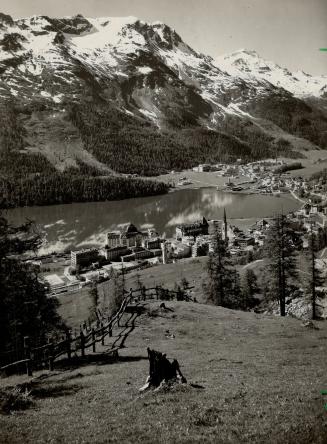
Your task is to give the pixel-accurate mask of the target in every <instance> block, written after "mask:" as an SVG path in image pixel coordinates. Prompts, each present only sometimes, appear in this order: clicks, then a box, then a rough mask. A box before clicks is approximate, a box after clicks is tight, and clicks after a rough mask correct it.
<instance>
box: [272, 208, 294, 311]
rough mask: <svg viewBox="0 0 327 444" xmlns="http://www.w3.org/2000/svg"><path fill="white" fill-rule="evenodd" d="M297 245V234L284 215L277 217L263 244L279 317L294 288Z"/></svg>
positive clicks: (284, 309)
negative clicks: (277, 304) (278, 308)
mask: <svg viewBox="0 0 327 444" xmlns="http://www.w3.org/2000/svg"><path fill="white" fill-rule="evenodd" d="M298 244H299V239H298V233H297V232H296V231H295V230H294V227H292V226H291V222H290V221H289V220H288V219H287V218H286V216H285V215H283V214H282V215H278V216H277V217H276V218H275V219H274V221H273V223H272V225H271V228H270V230H269V233H268V236H267V238H266V242H265V249H266V253H267V257H268V262H269V265H268V273H269V276H270V281H271V287H270V288H271V292H270V294H271V295H272V296H273V298H277V299H278V301H279V307H280V315H281V316H285V315H286V298H287V296H289V295H290V294H291V291H292V289H293V288H294V285H293V282H294V280H295V279H296V278H297V270H296V249H297V245H298Z"/></svg>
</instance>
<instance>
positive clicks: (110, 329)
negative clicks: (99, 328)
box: [109, 321, 112, 338]
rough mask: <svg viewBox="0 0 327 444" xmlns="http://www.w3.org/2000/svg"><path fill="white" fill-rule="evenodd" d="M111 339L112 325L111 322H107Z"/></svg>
mask: <svg viewBox="0 0 327 444" xmlns="http://www.w3.org/2000/svg"><path fill="white" fill-rule="evenodd" d="M111 337H112V323H111V321H110V322H109V338H111Z"/></svg>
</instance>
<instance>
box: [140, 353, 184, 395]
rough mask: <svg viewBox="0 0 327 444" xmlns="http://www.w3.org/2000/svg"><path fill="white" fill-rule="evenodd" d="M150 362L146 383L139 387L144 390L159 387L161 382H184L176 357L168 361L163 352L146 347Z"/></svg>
mask: <svg viewBox="0 0 327 444" xmlns="http://www.w3.org/2000/svg"><path fill="white" fill-rule="evenodd" d="M147 351H148V358H149V364H150V370H149V376H148V378H147V381H146V384H145V385H144V386H143V387H142V388H141V389H140V390H141V391H143V390H146V389H147V388H149V387H159V386H160V384H161V383H162V382H167V383H168V382H171V381H174V380H175V381H176V382H182V383H186V382H187V381H186V378H185V377H184V375H183V374H182V372H181V369H180V367H179V363H178V361H177V360H176V359H174V360H173V361H172V362H170V361H169V360H168V359H167V357H166V355H165V354H164V353H161V352H158V351H156V350H151V349H150V348H148V349H147Z"/></svg>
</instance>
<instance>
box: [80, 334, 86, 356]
mask: <svg viewBox="0 0 327 444" xmlns="http://www.w3.org/2000/svg"><path fill="white" fill-rule="evenodd" d="M80 338H81V356H82V358H84V356H85V336H84V333H83V330H81V333H80Z"/></svg>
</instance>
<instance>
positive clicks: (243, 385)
mask: <svg viewBox="0 0 327 444" xmlns="http://www.w3.org/2000/svg"><path fill="white" fill-rule="evenodd" d="M168 305H169V307H171V308H173V310H174V311H173V312H168V314H166V313H162V312H161V311H160V310H159V309H158V307H159V303H152V304H149V305H148V306H147V308H148V313H146V314H144V315H142V316H141V317H139V318H138V319H137V320H136V328H135V330H134V331H133V332H132V333H131V335H130V336H129V337H128V338H127V341H126V343H125V345H126V348H125V349H123V350H122V352H121V360H120V361H119V362H115V363H114V362H110V360H108V359H107V360H106V359H103V356H102V357H101V356H100V357H99V356H96V355H94V356H93V362H92V357H91V358H90V361H89V362H87V363H85V365H84V366H82V367H79V368H71V369H66V370H65V371H63V370H58V369H57V370H56V371H55V372H53V373H52V374H50V375H49V376H48V377H44V376H43V377H42V376H39V378H38V379H36V380H35V390H34V398H35V406H34V407H33V408H30V409H29V410H26V411H24V412H21V413H14V414H13V415H9V416H0V442H1V443H22V442H24V443H26V444H27V443H33V444H36V443H46V442H55V443H81V442H85V443H91V442H92V443H107V442H119V443H132V442H133V443H137V442H142V443H175V442H181V443H183V442H185V443H186V442H187V443H192V442H215V443H241V442H242V443H263V442H264V443H274V444H275V443H286V444H287V443H297V444H301V443H303V444H304V443H306V444H307V443H325V442H326V441H327V416H326V411H324V407H323V404H324V399H323V396H321V394H320V392H321V390H323V389H327V387H326V370H327V368H326V367H327V365H326V360H325V358H324V357H325V356H326V338H327V326H326V324H323V323H319V324H318V325H319V328H320V329H319V330H310V329H306V328H304V327H303V326H302V325H301V322H299V321H297V320H295V319H289V318H287V319H281V318H274V317H267V316H260V315H255V314H252V313H243V312H237V311H231V310H227V309H222V308H218V307H212V306H206V305H201V304H192V303H182V302H180V303H169V304H168ZM149 313H150V316H149ZM167 329H169V330H170V332H172V333H174V335H175V338H174V339H168V338H166V336H165V332H166V330H167ZM147 346H150V347H153V348H155V349H158V350H160V351H162V352H166V353H167V356H168V357H169V358H173V357H174V358H177V359H178V360H179V361H180V363H181V365H182V371H183V373H184V374H185V376H186V378H187V379H188V381H189V382H192V383H194V384H197V385H198V386H202V388H199V387H198V388H195V387H192V386H191V385H190V384H187V385H181V386H176V387H175V388H173V389H172V390H170V391H158V392H148V393H143V394H141V393H140V392H139V391H138V388H139V387H141V386H142V385H143V384H144V381H145V378H146V376H147V374H148V361H147V358H146V347H147ZM13 381H14V380H12V379H4V380H2V381H0V383H1V384H2V385H4V384H7V385H8V384H12V383H13Z"/></svg>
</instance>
